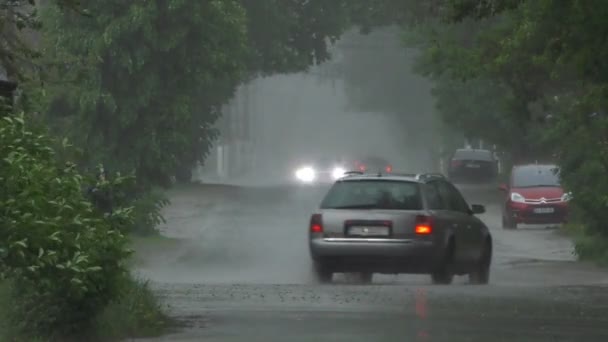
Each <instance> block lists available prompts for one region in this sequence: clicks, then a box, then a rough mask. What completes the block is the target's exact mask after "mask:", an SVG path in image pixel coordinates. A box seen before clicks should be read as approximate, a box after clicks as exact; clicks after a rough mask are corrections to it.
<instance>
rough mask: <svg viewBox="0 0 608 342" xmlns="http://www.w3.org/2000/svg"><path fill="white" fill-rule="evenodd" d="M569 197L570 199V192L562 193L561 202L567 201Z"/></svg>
mask: <svg viewBox="0 0 608 342" xmlns="http://www.w3.org/2000/svg"><path fill="white" fill-rule="evenodd" d="M571 199H572V193H571V192H567V193H565V194H563V195H562V202H568V201H569V200H571Z"/></svg>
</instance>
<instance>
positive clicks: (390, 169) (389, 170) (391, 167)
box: [386, 165, 393, 173]
mask: <svg viewBox="0 0 608 342" xmlns="http://www.w3.org/2000/svg"><path fill="white" fill-rule="evenodd" d="M386 172H387V173H391V172H393V166H391V165H389V166H387V167H386Z"/></svg>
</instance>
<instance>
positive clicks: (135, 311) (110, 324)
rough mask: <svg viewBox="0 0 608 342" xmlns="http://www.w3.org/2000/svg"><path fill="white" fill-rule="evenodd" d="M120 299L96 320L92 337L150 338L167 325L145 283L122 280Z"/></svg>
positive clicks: (131, 279) (113, 302)
mask: <svg viewBox="0 0 608 342" xmlns="http://www.w3.org/2000/svg"><path fill="white" fill-rule="evenodd" d="M120 290H121V291H120V297H119V298H117V299H115V300H113V301H112V302H110V304H109V305H108V307H106V309H105V310H104V311H103V313H102V314H101V315H100V316H99V317H98V319H97V321H96V325H95V329H94V330H95V335H96V336H97V337H99V338H100V339H103V340H119V339H124V338H127V337H129V338H138V337H153V336H158V335H159V334H161V333H162V332H163V331H164V330H165V329H166V328H167V326H168V324H169V323H170V322H169V320H168V318H167V317H166V316H165V315H164V314H163V309H162V307H161V305H160V304H159V302H158V298H156V296H155V295H154V293H153V292H152V289H151V288H150V285H149V283H148V282H147V281H142V280H139V279H133V278H125V279H124V280H123V282H122V283H121V284H120Z"/></svg>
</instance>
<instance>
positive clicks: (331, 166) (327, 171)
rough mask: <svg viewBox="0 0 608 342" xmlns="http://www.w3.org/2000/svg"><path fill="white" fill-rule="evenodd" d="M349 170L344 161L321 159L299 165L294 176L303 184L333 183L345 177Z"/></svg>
mask: <svg viewBox="0 0 608 342" xmlns="http://www.w3.org/2000/svg"><path fill="white" fill-rule="evenodd" d="M347 171H348V170H347V169H346V165H345V163H344V162H340V161H334V160H320V161H317V162H311V163H309V164H303V165H301V166H299V167H297V168H296V169H295V171H294V178H295V180H296V181H297V182H298V183H301V184H331V183H333V182H335V181H336V180H338V179H340V178H342V177H344V176H345V174H346V172H347Z"/></svg>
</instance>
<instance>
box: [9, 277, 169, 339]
mask: <svg viewBox="0 0 608 342" xmlns="http://www.w3.org/2000/svg"><path fill="white" fill-rule="evenodd" d="M121 287H123V289H122V296H121V297H120V298H118V299H117V300H115V301H114V302H112V303H110V305H108V307H107V308H106V309H105V310H104V312H103V313H102V314H101V315H100V316H99V317H98V318H97V321H96V322H95V326H94V328H93V329H92V331H90V332H89V334H87V336H81V337H79V338H75V339H74V341H82V340H83V339H84V340H86V341H91V342H105V341H119V340H123V339H126V338H142V337H156V336H160V335H162V334H163V333H165V332H166V331H167V330H168V329H169V328H170V327H172V326H174V324H173V322H172V321H171V320H170V319H169V318H168V316H166V315H165V314H164V310H163V308H162V305H161V304H160V302H159V300H158V298H157V297H156V295H155V294H154V293H153V292H152V289H151V288H150V286H149V284H148V282H146V281H144V280H140V279H135V278H132V277H128V278H125V280H124V282H123V284H121ZM11 298H12V297H11V284H10V281H7V280H3V281H2V282H1V283H0V341H12V342H21V341H23V342H26V341H27V342H46V341H51V340H50V339H47V338H43V337H40V336H38V337H35V336H36V334H35V333H33V334H32V333H31V332H28V336H27V337H25V336H21V335H20V334H19V333H18V332H17V331H15V330H14V329H12V328H11V327H12V326H13V324H12V323H11V307H12V302H11ZM32 335H33V336H34V337H32Z"/></svg>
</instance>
